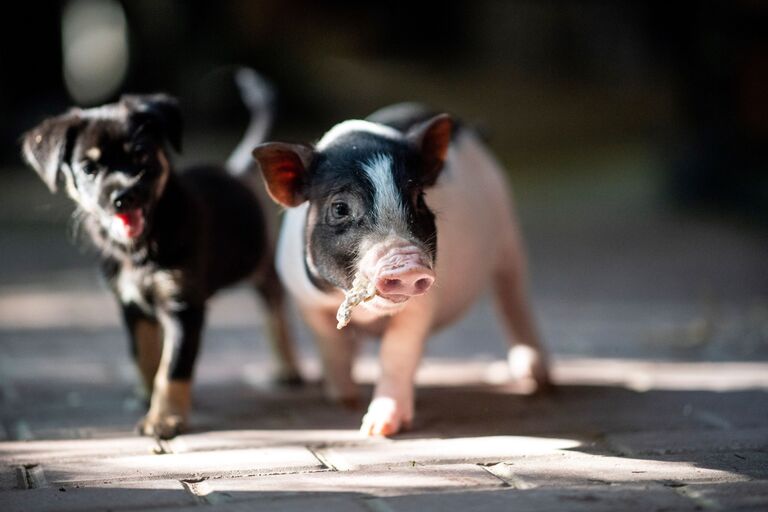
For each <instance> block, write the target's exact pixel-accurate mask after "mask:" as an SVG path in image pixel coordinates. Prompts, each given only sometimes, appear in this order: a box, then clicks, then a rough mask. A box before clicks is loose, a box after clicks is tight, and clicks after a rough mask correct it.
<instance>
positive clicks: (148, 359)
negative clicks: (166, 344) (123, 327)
mask: <svg viewBox="0 0 768 512" xmlns="http://www.w3.org/2000/svg"><path fill="white" fill-rule="evenodd" d="M134 339H135V343H136V367H137V369H138V370H139V377H140V378H141V382H142V385H143V386H144V392H145V393H146V398H149V397H151V396H152V388H153V385H154V380H155V375H156V374H157V368H158V366H159V365H160V355H161V352H162V343H163V340H162V332H161V329H160V324H159V323H157V322H155V321H152V320H138V321H137V323H136V327H135V328H134Z"/></svg>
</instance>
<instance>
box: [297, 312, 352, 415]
mask: <svg viewBox="0 0 768 512" xmlns="http://www.w3.org/2000/svg"><path fill="white" fill-rule="evenodd" d="M302 316H303V317H304V320H305V321H306V322H307V325H308V326H309V328H310V329H311V330H312V333H313V334H314V336H315V343H316V344H317V348H318V351H319V352H320V358H321V360H322V364H323V389H324V391H325V396H326V398H327V399H328V400H330V401H332V402H336V403H339V404H341V405H343V406H344V407H347V408H350V409H357V408H358V407H359V406H360V391H359V389H358V387H357V384H355V381H354V379H353V378H352V367H353V365H354V362H355V356H356V355H357V350H358V346H359V340H358V338H357V336H356V333H355V329H354V327H353V326H350V327H347V328H345V329H342V330H339V329H337V328H336V317H335V312H328V311H322V310H314V309H307V310H305V311H303V315H302Z"/></svg>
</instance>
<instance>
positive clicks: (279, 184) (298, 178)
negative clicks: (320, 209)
mask: <svg viewBox="0 0 768 512" xmlns="http://www.w3.org/2000/svg"><path fill="white" fill-rule="evenodd" d="M252 154H253V158H255V159H256V160H257V161H258V162H259V167H260V168H261V175H262V177H263V178H264V183H266V185H267V192H269V195H270V197H271V198H272V199H273V200H274V201H275V202H277V203H280V204H281V205H283V206H287V207H291V206H298V205H300V204H301V203H303V202H304V201H306V200H307V195H306V190H305V187H306V184H307V170H308V169H309V166H310V164H311V163H312V159H313V158H314V154H315V152H314V150H313V149H312V148H311V147H309V146H305V145H303V144H285V143H282V142H267V143H264V144H259V145H258V146H256V147H255V148H254V149H253V153H252Z"/></svg>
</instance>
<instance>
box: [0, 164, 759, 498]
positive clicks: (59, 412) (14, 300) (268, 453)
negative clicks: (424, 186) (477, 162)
mask: <svg viewBox="0 0 768 512" xmlns="http://www.w3.org/2000/svg"><path fill="white" fill-rule="evenodd" d="M604 166H605V167H608V164H607V163H606V164H604ZM598 167H599V165H598ZM623 168H626V166H624V167H623ZM611 172H612V171H611ZM605 175H608V173H606V174H605ZM605 175H604V176H605ZM610 175H611V176H613V175H614V174H613V173H612V174H610ZM14 176H15V175H14ZM20 176H22V177H19V178H16V177H13V178H11V179H7V180H6V181H5V182H4V185H5V187H4V192H3V197H2V199H3V200H2V201H0V225H2V230H1V231H0V257H2V258H3V260H2V262H1V263H2V265H0V267H2V270H0V357H1V358H0V421H1V422H2V423H0V510H2V511H3V512H7V511H15V510H20V511H32V510H34V511H37V510H52V511H66V510H73V511H86V510H120V511H122V510H153V509H157V510H162V511H171V510H186V509H200V510H205V509H210V510H249V511H250V510H270V511H273V510H334V511H346V510H368V511H373V512H382V511H405V510H442V511H446V512H447V511H451V510H503V509H514V510H521V511H525V510H589V511H600V510H767V509H768V273H766V272H764V268H765V261H766V256H767V254H766V248H767V247H768V244H766V236H765V233H764V232H760V231H757V230H755V229H753V228H750V227H747V226H740V225H737V224H734V223H732V222H730V223H728V222H724V221H722V220H712V219H701V218H691V217H686V216H680V215H673V214H670V213H667V212H664V211H663V210H661V209H659V208H658V207H657V205H656V204H655V203H654V202H653V201H652V198H649V197H648V196H647V195H644V194H646V193H647V187H644V186H643V184H642V183H639V182H637V181H632V180H633V179H634V178H632V176H633V175H631V174H630V176H629V177H627V176H625V177H624V178H623V180H618V181H613V182H611V181H610V180H608V179H605V178H604V177H603V178H600V180H599V183H600V184H601V186H600V187H596V186H589V185H583V184H580V183H568V182H567V180H565V182H564V184H563V183H561V184H560V185H559V186H558V187H556V188H551V187H548V186H543V185H539V184H536V183H532V184H525V183H522V184H519V185H518V196H519V198H520V202H521V210H522V212H523V217H524V219H525V228H526V232H527V234H528V240H529V245H530V252H531V255H532V258H531V259H532V262H533V268H534V272H535V273H534V296H535V304H536V310H537V313H538V316H539V318H540V319H541V323H542V326H543V331H544V334H545V337H546V338H547V340H548V342H549V345H550V346H551V347H552V349H553V351H554V353H555V356H556V363H555V376H556V379H557V382H558V383H559V390H558V392H557V393H555V394H553V395H551V396H546V397H530V396H525V395H522V394H518V393H517V392H516V391H515V389H514V388H513V387H512V386H510V385H509V384H508V383H507V382H506V381H505V371H504V364H503V355H504V351H503V346H502V343H501V342H500V341H499V340H500V336H499V329H498V326H497V325H496V323H495V321H494V318H493V311H492V308H491V307H490V304H488V303H487V301H484V302H483V303H481V304H480V305H479V306H478V307H477V308H475V310H473V311H472V312H471V314H470V315H469V317H468V318H466V319H465V320H464V321H462V322H461V323H460V324H459V325H457V326H456V327H455V328H453V329H451V330H449V331H446V332H444V333H442V334H440V335H439V336H437V337H436V339H434V340H432V342H431V344H430V346H429V352H428V356H427V359H426V361H425V363H424V366H423V368H422V371H421V373H420V376H419V380H420V391H419V396H418V405H417V408H418V418H417V423H416V425H415V428H414V430H413V431H412V432H409V433H407V434H404V435H401V436H398V437H397V438H395V439H391V440H381V439H379V440H371V439H363V438H360V437H359V436H358V434H357V433H356V429H357V426H358V422H359V418H360V413H359V412H350V411H344V410H341V409H338V408H336V407H334V406H331V405H328V404H326V403H324V402H323V400H322V398H321V395H320V392H319V389H318V388H317V386H316V385H310V386H308V387H307V388H305V389H302V390H294V391H286V390H277V389H273V388H271V387H270V386H269V373H270V369H269V365H268V362H267V358H266V349H265V343H264V340H263V338H262V336H261V323H262V320H261V317H260V314H259V312H258V308H257V307H256V305H255V301H253V299H252V297H251V296H250V295H249V294H248V292H247V291H246V290H243V289H239V290H235V291H233V292H231V293H229V294H226V295H222V296H221V297H220V298H218V299H217V300H216V302H215V303H214V305H213V308H212V315H211V317H212V318H211V322H210V326H209V329H208V331H207V339H206V343H205V346H204V353H203V355H202V358H201V361H200V365H199V372H198V376H197V379H196V383H195V404H194V414H193V417H192V422H193V425H194V431H193V432H191V433H189V434H188V435H184V436H180V437H178V438H176V439H174V440H172V441H168V442H157V441H154V440H151V439H146V438H140V437H136V436H135V435H133V433H132V427H133V425H134V424H135V422H136V421H137V420H138V418H139V417H140V415H141V410H140V404H139V402H138V401H137V400H136V399H135V398H134V395H133V392H132V389H133V386H134V385H135V383H136V379H135V376H134V375H133V372H132V369H131V367H130V365H129V364H128V357H127V351H126V346H125V341H124V334H123V332H122V331H121V329H120V328H119V326H118V321H117V314H116V309H115V307H114V306H113V304H112V302H111V299H110V297H109V295H108V294H107V293H106V292H105V291H104V290H103V289H102V287H101V286H100V285H99V283H98V280H97V279H96V277H95V273H94V271H93V269H92V267H91V266H90V264H89V256H87V255H82V254H79V253H78V251H77V250H75V249H74V248H73V247H72V246H71V245H69V244H68V243H67V241H66V237H65V235H64V228H63V226H62V225H61V223H60V222H57V221H56V219H60V218H61V214H60V212H61V211H62V210H61V205H60V203H56V202H51V201H50V200H49V199H48V198H47V196H46V195H45V194H44V191H43V190H42V187H39V188H38V189H36V188H34V186H33V185H34V181H33V180H32V179H31V177H29V178H30V179H27V177H26V175H20ZM527 185H530V186H527ZM21 192H23V193H21ZM30 204H34V205H39V204H44V205H49V206H48V207H46V208H39V207H37V206H36V207H34V208H29V207H28V205H30ZM50 219H54V220H53V221H51V220H50ZM297 329H298V335H299V339H300V342H301V346H302V354H303V363H304V368H305V371H306V374H307V375H309V376H310V377H311V378H316V377H317V375H318V368H317V362H316V357H315V355H314V352H313V350H312V347H311V342H310V340H309V336H308V335H307V333H306V331H304V330H302V329H301V328H300V327H297ZM374 352H375V344H374V343H370V344H369V346H368V347H367V352H366V356H365V357H364V358H363V359H362V360H361V362H360V364H359V365H358V368H357V373H358V375H359V377H360V380H361V381H362V382H363V383H365V385H364V387H363V392H364V393H370V382H371V380H372V378H373V377H374V376H375V371H376V369H375V359H374V358H373V357H372V356H373V354H374Z"/></svg>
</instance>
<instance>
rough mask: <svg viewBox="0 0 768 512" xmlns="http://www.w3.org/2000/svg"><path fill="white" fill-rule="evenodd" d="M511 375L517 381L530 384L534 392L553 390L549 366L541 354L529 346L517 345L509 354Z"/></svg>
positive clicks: (508, 360)
mask: <svg viewBox="0 0 768 512" xmlns="http://www.w3.org/2000/svg"><path fill="white" fill-rule="evenodd" d="M507 362H508V364H509V373H510V375H511V376H512V378H513V379H514V380H515V381H518V382H530V383H532V384H533V388H534V391H536V392H543V391H548V390H550V389H552V387H553V384H552V378H551V377H550V372H549V364H548V363H547V360H546V358H545V357H543V356H542V354H541V353H539V352H538V351H536V350H534V349H533V348H531V347H529V346H527V345H515V346H514V347H512V348H511V349H509V353H508V354H507Z"/></svg>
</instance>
